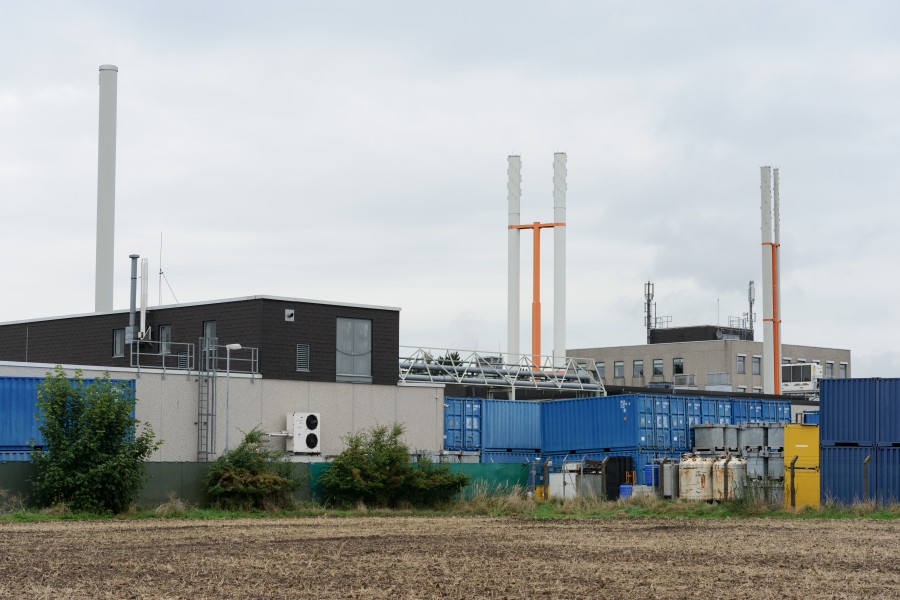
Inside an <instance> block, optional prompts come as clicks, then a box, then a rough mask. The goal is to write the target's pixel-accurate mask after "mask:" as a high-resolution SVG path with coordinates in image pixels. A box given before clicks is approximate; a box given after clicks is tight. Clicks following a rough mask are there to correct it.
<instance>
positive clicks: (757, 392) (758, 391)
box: [753, 386, 762, 394]
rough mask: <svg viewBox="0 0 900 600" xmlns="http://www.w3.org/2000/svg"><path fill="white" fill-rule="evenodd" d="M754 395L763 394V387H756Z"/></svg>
mask: <svg viewBox="0 0 900 600" xmlns="http://www.w3.org/2000/svg"><path fill="white" fill-rule="evenodd" d="M753 393H754V394H762V388H761V387H755V386H754V388H753Z"/></svg>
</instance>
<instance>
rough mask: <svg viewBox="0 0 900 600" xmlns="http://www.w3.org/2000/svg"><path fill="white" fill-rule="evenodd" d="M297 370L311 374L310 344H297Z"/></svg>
mask: <svg viewBox="0 0 900 600" xmlns="http://www.w3.org/2000/svg"><path fill="white" fill-rule="evenodd" d="M297 370H298V371H300V372H303V373H309V344H297Z"/></svg>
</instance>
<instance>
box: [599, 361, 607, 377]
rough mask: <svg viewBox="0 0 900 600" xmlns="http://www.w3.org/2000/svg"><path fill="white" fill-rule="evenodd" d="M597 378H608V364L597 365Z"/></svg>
mask: <svg viewBox="0 0 900 600" xmlns="http://www.w3.org/2000/svg"><path fill="white" fill-rule="evenodd" d="M597 377H599V378H600V379H603V378H604V377H606V363H602V362H598V363H597Z"/></svg>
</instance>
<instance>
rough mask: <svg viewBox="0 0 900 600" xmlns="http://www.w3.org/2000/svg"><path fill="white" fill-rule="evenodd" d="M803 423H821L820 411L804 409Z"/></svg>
mask: <svg viewBox="0 0 900 600" xmlns="http://www.w3.org/2000/svg"><path fill="white" fill-rule="evenodd" d="M803 424H804V425H818V424H819V411H817V410H804V411H803Z"/></svg>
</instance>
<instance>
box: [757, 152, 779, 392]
mask: <svg viewBox="0 0 900 600" xmlns="http://www.w3.org/2000/svg"><path fill="white" fill-rule="evenodd" d="M775 181H776V183H775V219H774V220H775V239H774V241H773V239H772V221H773V219H772V167H760V185H759V188H760V198H761V201H762V202H761V207H760V208H761V211H762V276H763V391H764V392H765V393H766V394H780V393H781V340H780V337H779V329H780V327H779V325H780V320H779V319H780V317H779V308H780V304H781V301H780V298H779V295H780V294H779V285H778V284H779V280H780V276H779V274H778V242H779V237H780V226H779V223H778V219H779V212H778V200H779V198H778V183H777V182H778V170H777V169H776V170H775Z"/></svg>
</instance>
